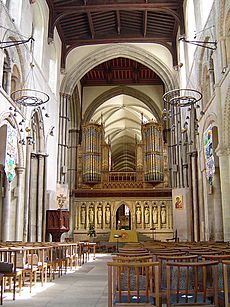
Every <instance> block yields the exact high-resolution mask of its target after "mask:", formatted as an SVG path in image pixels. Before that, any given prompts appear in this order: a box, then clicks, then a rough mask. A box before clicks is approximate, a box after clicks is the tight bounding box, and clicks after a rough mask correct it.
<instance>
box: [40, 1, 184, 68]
mask: <svg viewBox="0 0 230 307" xmlns="http://www.w3.org/2000/svg"><path fill="white" fill-rule="evenodd" d="M46 1H47V4H48V6H49V11H50V13H49V31H48V36H49V40H52V39H53V36H54V29H55V27H57V30H58V32H59V35H60V37H61V40H62V67H64V66H65V59H66V56H67V54H68V53H69V52H70V51H71V50H73V49H74V48H76V47H78V46H83V45H92V44H102V43H103V44H105V43H117V42H139V43H147V42H148V43H157V44H161V45H163V46H165V47H166V48H168V49H169V50H170V52H171V54H172V57H173V62H174V64H175V65H176V64H177V52H176V39H177V32H178V29H179V27H180V34H184V18H183V1H184V0H132V1H131V0H129V1H128V0H96V1H95V0H46Z"/></svg>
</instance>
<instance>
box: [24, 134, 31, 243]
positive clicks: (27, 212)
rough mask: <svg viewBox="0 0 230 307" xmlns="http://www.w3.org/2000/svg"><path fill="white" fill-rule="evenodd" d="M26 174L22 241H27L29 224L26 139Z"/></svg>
mask: <svg viewBox="0 0 230 307" xmlns="http://www.w3.org/2000/svg"><path fill="white" fill-rule="evenodd" d="M26 144H27V145H26V167H25V169H26V174H25V194H24V195H25V199H24V202H25V203H24V222H23V241H25V242H27V240H28V222H29V195H30V155H31V145H29V143H28V137H27V138H26Z"/></svg>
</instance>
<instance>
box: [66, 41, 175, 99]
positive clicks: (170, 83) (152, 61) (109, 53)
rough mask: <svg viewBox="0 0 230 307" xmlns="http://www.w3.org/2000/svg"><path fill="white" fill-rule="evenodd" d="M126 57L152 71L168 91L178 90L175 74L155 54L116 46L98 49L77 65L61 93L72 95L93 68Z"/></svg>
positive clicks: (67, 77)
mask: <svg viewBox="0 0 230 307" xmlns="http://www.w3.org/2000/svg"><path fill="white" fill-rule="evenodd" d="M118 57H126V58H129V59H132V60H135V61H137V62H140V63H141V64H143V65H145V66H147V67H148V68H150V69H152V70H153V71H154V72H155V73H156V74H157V75H158V76H159V77H160V78H161V79H162V81H163V83H164V85H165V89H166V91H168V90H171V89H174V88H177V81H176V80H175V78H174V76H173V73H172V72H171V71H170V70H169V69H168V68H167V67H166V65H165V64H164V63H163V62H162V61H161V60H160V59H159V58H157V57H156V56H155V55H154V54H152V53H150V52H148V51H146V50H144V52H143V49H141V48H139V47H136V46H130V45H129V44H116V45H109V46H106V47H102V48H98V49H97V50H96V51H93V52H92V53H91V54H88V55H87V56H86V57H85V58H84V59H83V60H82V61H81V62H80V63H78V64H76V65H75V66H74V67H73V68H72V69H71V71H70V72H68V73H67V74H66V77H65V78H64V80H63V82H62V85H61V92H62V93H66V94H70V95H71V94H72V93H73V91H74V89H75V87H76V84H78V82H79V81H80V80H81V78H82V77H83V76H84V75H85V74H86V73H87V72H88V71H90V70H91V69H92V68H93V67H96V66H97V65H99V64H101V63H103V62H105V61H108V60H111V59H113V58H118Z"/></svg>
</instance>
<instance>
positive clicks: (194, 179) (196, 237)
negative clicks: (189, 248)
mask: <svg viewBox="0 0 230 307" xmlns="http://www.w3.org/2000/svg"><path fill="white" fill-rule="evenodd" d="M191 164H192V168H191V171H192V199H193V203H192V205H193V214H194V221H193V223H194V226H193V229H194V241H196V242H198V241H199V240H200V235H199V204H198V185H197V180H198V178H197V153H194V154H193V155H192V156H191Z"/></svg>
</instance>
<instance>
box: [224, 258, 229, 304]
mask: <svg viewBox="0 0 230 307" xmlns="http://www.w3.org/2000/svg"><path fill="white" fill-rule="evenodd" d="M222 264H223V275H224V306H225V307H229V306H230V260H223V261H222Z"/></svg>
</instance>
